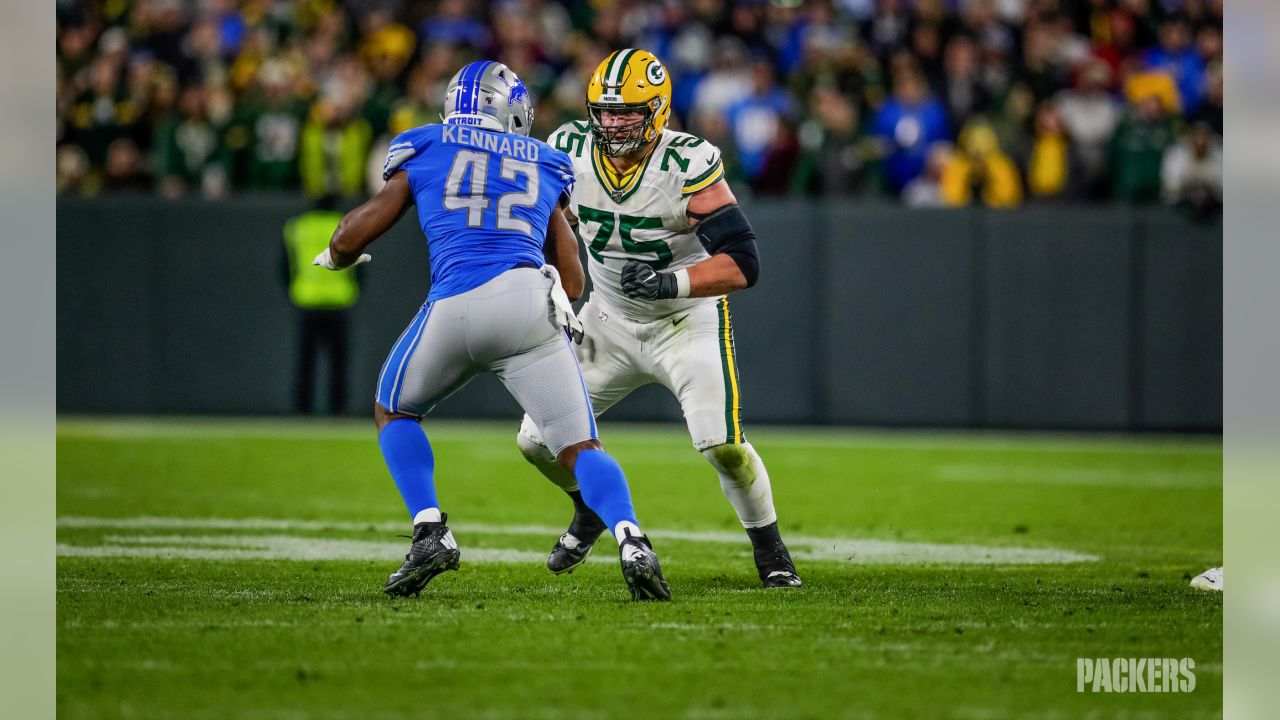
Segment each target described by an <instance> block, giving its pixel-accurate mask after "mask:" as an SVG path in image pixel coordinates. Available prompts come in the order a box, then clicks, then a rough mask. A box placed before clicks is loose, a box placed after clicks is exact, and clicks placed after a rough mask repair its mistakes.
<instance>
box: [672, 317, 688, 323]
mask: <svg viewBox="0 0 1280 720" xmlns="http://www.w3.org/2000/svg"><path fill="white" fill-rule="evenodd" d="M687 317H689V316H688V315H681V316H680V317H678V318H676V319H675V320H672V321H671V324H672V325H679V324H680V323H682V322H684V319H685V318H687Z"/></svg>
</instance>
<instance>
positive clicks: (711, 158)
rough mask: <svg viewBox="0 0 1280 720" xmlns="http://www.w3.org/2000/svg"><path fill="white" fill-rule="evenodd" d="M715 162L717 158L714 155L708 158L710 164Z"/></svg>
mask: <svg viewBox="0 0 1280 720" xmlns="http://www.w3.org/2000/svg"><path fill="white" fill-rule="evenodd" d="M715 163H716V159H715V156H714V155H713V156H712V157H709V158H707V164H708V165H714V164H715Z"/></svg>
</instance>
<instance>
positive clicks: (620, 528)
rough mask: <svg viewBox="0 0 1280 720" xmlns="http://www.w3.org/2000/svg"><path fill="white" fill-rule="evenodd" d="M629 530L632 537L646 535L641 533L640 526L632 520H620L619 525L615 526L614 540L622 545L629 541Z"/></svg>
mask: <svg viewBox="0 0 1280 720" xmlns="http://www.w3.org/2000/svg"><path fill="white" fill-rule="evenodd" d="M627 530H630V531H631V536H632V537H640V536H641V535H643V534H644V533H641V532H640V526H639V525H637V524H635V523H633V522H631V521H630V520H619V521H618V524H617V525H614V526H613V539H614V540H617V541H618V544H619V545H621V544H622V543H623V541H624V540H626V539H627Z"/></svg>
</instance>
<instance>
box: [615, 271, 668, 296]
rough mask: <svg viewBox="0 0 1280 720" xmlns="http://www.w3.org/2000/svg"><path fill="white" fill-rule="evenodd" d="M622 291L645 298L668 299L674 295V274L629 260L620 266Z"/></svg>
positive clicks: (628, 294)
mask: <svg viewBox="0 0 1280 720" xmlns="http://www.w3.org/2000/svg"><path fill="white" fill-rule="evenodd" d="M622 292H624V293H626V294H627V297H633V298H642V299H645V300H670V299H671V298H674V297H675V296H676V276H675V275H672V274H671V273H664V272H658V271H656V270H654V269H653V268H651V267H649V266H648V265H645V264H644V263H638V262H635V261H631V262H629V263H627V264H626V265H624V266H623V267H622Z"/></svg>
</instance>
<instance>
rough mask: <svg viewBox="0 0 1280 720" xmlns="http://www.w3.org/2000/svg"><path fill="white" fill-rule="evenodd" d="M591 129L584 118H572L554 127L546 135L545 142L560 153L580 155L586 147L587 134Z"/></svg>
mask: <svg viewBox="0 0 1280 720" xmlns="http://www.w3.org/2000/svg"><path fill="white" fill-rule="evenodd" d="M590 132H591V130H590V129H589V128H588V127H587V121H586V120H574V121H572V122H567V123H565V124H563V125H561V126H560V127H558V128H556V129H555V131H554V132H552V133H551V134H550V135H549V136H547V144H548V145H550V146H551V147H553V148H555V149H557V150H559V151H560V152H562V153H567V154H569V155H573V156H574V157H579V158H580V157H582V156H583V153H584V151H585V150H586V147H587V135H588V134H589V133H590Z"/></svg>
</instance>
